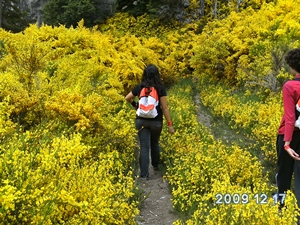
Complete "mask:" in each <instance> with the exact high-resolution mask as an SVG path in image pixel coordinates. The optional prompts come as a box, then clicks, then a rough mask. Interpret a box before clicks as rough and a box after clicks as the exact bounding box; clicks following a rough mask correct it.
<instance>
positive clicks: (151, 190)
mask: <svg viewBox="0 0 300 225" xmlns="http://www.w3.org/2000/svg"><path fill="white" fill-rule="evenodd" d="M149 173H150V178H149V180H146V181H141V180H138V186H139V187H140V189H141V190H142V191H143V192H144V194H143V195H144V196H146V199H145V200H144V201H143V202H142V204H141V207H140V215H139V216H138V217H137V219H136V221H137V224H138V225H171V224H173V222H175V221H176V220H177V219H179V216H178V214H177V213H176V212H175V211H174V209H173V206H172V202H171V198H172V194H171V192H170V188H169V185H168V183H167V181H166V180H164V179H163V173H162V172H161V171H154V170H153V168H152V166H150V168H149Z"/></svg>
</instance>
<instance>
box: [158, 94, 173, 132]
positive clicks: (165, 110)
mask: <svg viewBox="0 0 300 225" xmlns="http://www.w3.org/2000/svg"><path fill="white" fill-rule="evenodd" d="M160 106H161V109H162V112H163V114H164V117H165V119H166V120H167V123H168V128H169V132H170V133H171V134H174V132H175V130H174V128H173V124H172V120H171V116H170V112H169V108H168V104H167V96H162V97H160Z"/></svg>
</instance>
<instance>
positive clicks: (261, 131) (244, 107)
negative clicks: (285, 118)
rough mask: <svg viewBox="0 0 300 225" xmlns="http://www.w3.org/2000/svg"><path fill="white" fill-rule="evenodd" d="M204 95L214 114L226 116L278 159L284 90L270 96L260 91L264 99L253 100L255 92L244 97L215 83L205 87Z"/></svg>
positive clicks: (269, 156)
mask: <svg viewBox="0 0 300 225" xmlns="http://www.w3.org/2000/svg"><path fill="white" fill-rule="evenodd" d="M200 95H201V100H202V103H203V104H204V105H205V106H207V107H209V108H210V110H211V111H212V113H213V115H214V116H219V117H221V118H224V119H226V120H227V121H228V124H230V125H231V127H232V129H236V130H237V132H243V133H244V134H245V135H246V136H249V137H254V138H255V140H257V141H258V145H259V146H260V149H261V151H262V152H263V153H264V156H265V160H267V161H270V162H275V160H276V157H277V152H276V147H275V144H276V136H277V130H278V127H279V123H280V120H281V117H282V114H283V107H282V96H281V94H280V93H273V94H270V95H268V97H266V98H265V97H263V95H262V94H260V95H261V99H260V100H250V99H249V96H251V94H248V95H249V96H247V94H246V95H244V96H243V97H241V95H240V94H238V93H236V94H234V93H233V92H232V91H230V89H229V88H226V87H225V86H221V85H215V84H212V85H209V86H206V88H202V90H201V93H200ZM264 98H265V99H264ZM253 99H254V97H253ZM263 99H264V100H263Z"/></svg>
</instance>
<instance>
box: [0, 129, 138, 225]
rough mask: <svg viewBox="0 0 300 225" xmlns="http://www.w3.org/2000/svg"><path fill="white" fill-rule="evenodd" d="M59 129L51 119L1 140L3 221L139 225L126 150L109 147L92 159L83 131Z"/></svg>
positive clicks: (1, 219)
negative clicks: (73, 131) (136, 223)
mask: <svg viewBox="0 0 300 225" xmlns="http://www.w3.org/2000/svg"><path fill="white" fill-rule="evenodd" d="M59 129H61V128H59V127H57V125H56V126H55V124H52V125H51V124H50V123H48V125H45V126H41V127H40V128H38V129H36V130H34V131H27V132H24V133H19V132H16V134H15V135H14V136H13V137H11V139H10V140H9V139H6V141H5V142H4V143H3V142H2V143H1V146H0V147H1V151H0V165H1V174H0V176H1V180H2V182H1V188H0V199H1V203H0V221H1V223H11V224H16V223H18V224H23V223H33V224H57V223H67V224H74V223H75V224H77V223H80V224H124V223H126V224H135V222H134V218H135V215H137V213H138V210H137V204H138V202H137V201H135V200H134V189H135V184H134V178H133V175H132V169H130V168H129V166H130V164H129V163H128V162H127V163H126V162H125V161H124V156H123V153H122V152H119V151H117V149H110V151H105V152H100V153H98V154H97V158H96V159H94V160H92V158H91V157H90V148H91V147H89V146H87V145H85V144H84V141H83V140H82V135H80V134H72V133H70V132H67V131H63V133H64V134H61V133H60V132H59ZM68 133H70V134H68ZM111 147H112V148H113V147H114V146H113V145H111ZM127 154H128V153H127ZM132 155H133V154H132ZM127 157H130V156H127ZM131 157H132V156H131Z"/></svg>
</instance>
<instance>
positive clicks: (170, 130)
mask: <svg viewBox="0 0 300 225" xmlns="http://www.w3.org/2000/svg"><path fill="white" fill-rule="evenodd" d="M168 127H169V133H170V134H174V133H175V130H174V127H173V126H168ZM299 160H300V158H299Z"/></svg>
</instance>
